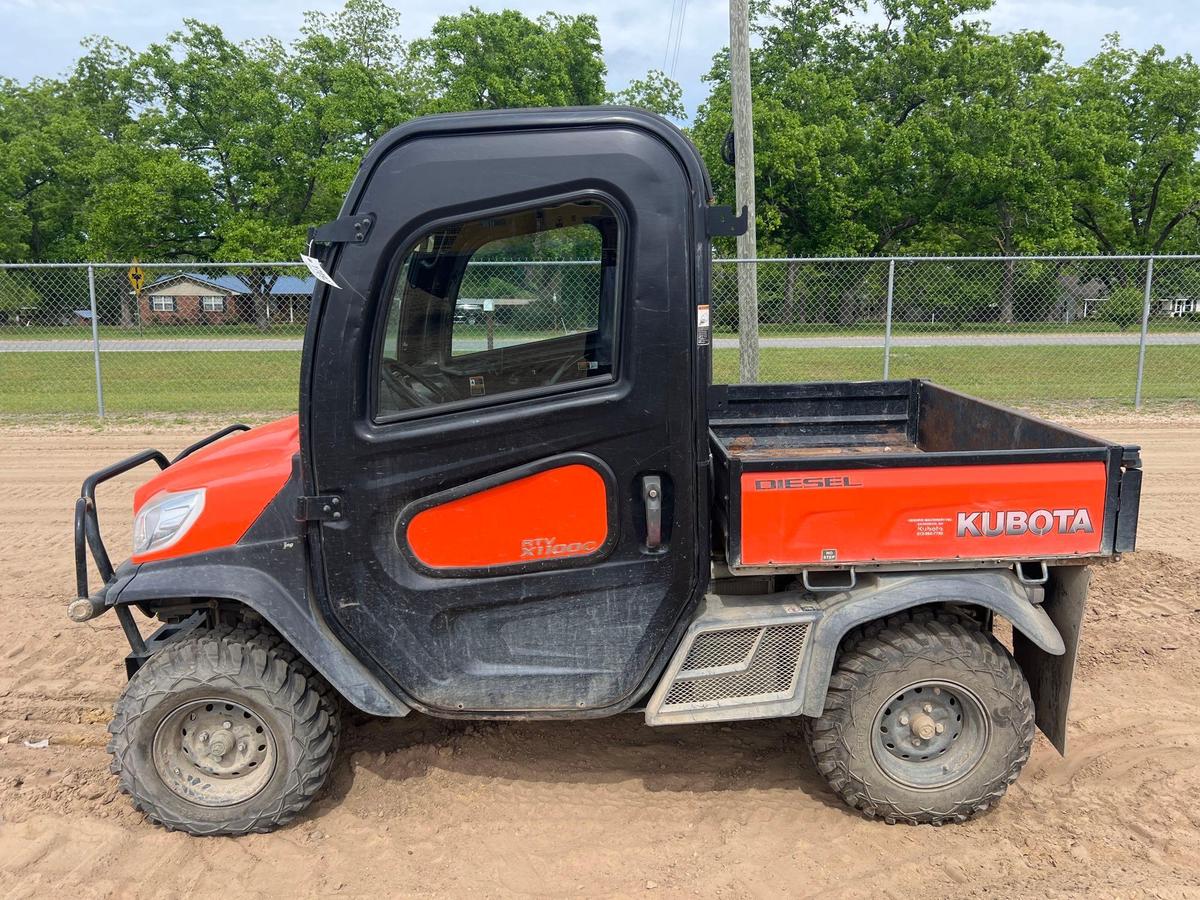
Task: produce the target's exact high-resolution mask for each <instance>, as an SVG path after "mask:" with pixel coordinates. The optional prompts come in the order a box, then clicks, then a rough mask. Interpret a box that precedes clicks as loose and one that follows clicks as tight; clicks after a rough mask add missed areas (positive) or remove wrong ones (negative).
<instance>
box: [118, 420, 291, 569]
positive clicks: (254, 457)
mask: <svg viewBox="0 0 1200 900" xmlns="http://www.w3.org/2000/svg"><path fill="white" fill-rule="evenodd" d="M299 450H300V420H299V418H298V417H297V416H288V417H287V418H286V419H280V420H279V421H278V422H271V423H270V424H269V425H260V426H259V427H258V428H252V429H251V430H249V431H243V432H239V433H237V434H233V435H231V436H229V437H226V438H222V439H221V440H219V441H217V442H215V443H213V444H210V445H209V446H207V447H203V448H201V449H200V450H197V451H196V452H195V453H193V454H192V455H191V456H188V457H185V458H184V459H181V460H180V461H179V462H177V463H175V464H174V465H172V466H171V467H169V468H167V469H164V470H163V471H162V472H160V473H159V474H158V475H156V476H155V477H153V478H151V479H150V480H149V481H147V482H146V483H145V484H143V485H142V486H141V487H140V488H138V490H137V492H136V493H135V494H134V497H133V514H134V516H136V515H137V514H138V511H139V510H140V509H141V508H142V507H143V506H144V505H145V504H146V503H147V502H148V501H149V500H152V499H153V498H154V497H156V496H157V495H158V494H161V493H163V492H164V491H169V492H172V493H175V492H178V491H188V490H195V489H196V488H204V489H205V492H204V510H203V511H202V512H201V513H200V517H199V518H198V519H197V520H196V521H195V523H193V525H192V526H191V528H190V529H188V531H187V533H186V534H185V535H184V536H183V537H182V538H180V539H179V541H178V542H176V543H175V544H173V545H171V546H170V547H164V548H162V549H161V550H154V551H151V552H149V553H144V554H141V555H138V556H134V557H133V561H134V562H135V563H143V562H150V561H152V560H156V559H169V558H173V557H176V556H184V555H186V554H189V553H199V552H202V551H204V550H212V549H214V548H217V547H228V546H231V545H233V544H236V543H237V542H238V541H239V540H241V538H242V535H244V534H245V533H246V531H247V530H248V529H249V528H250V526H251V525H252V524H254V520H255V519H257V518H258V516H259V514H260V513H261V512H262V511H263V509H265V508H266V506H267V504H268V503H270V502H271V500H272V499H273V498H274V497H275V495H276V494H278V493H279V490H280V489H281V488H282V487H283V486H284V484H285V483H286V482H287V480H288V477H289V476H290V475H291V473H292V457H293V456H295V454H296V453H298V452H299Z"/></svg>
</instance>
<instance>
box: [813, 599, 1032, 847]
mask: <svg viewBox="0 0 1200 900" xmlns="http://www.w3.org/2000/svg"><path fill="white" fill-rule="evenodd" d="M1033 715H1034V710H1033V701H1032V700H1031V698H1030V695H1029V685H1028V684H1027V683H1026V681H1025V678H1024V676H1023V675H1022V674H1021V670H1020V669H1019V668H1018V667H1017V665H1016V663H1015V661H1014V660H1013V658H1012V657H1011V656H1010V655H1009V653H1008V651H1007V650H1005V649H1004V647H1003V646H1002V645H1001V644H1000V643H999V642H998V641H996V639H995V638H993V637H992V636H991V635H990V634H986V633H984V632H983V631H982V630H980V628H979V627H978V626H977V625H976V624H975V623H974V622H972V621H970V620H968V619H963V618H959V617H956V616H950V615H938V616H935V615H934V614H932V613H930V612H918V613H910V614H904V615H901V616H897V617H895V618H893V619H891V620H889V621H888V622H887V623H886V625H884V626H883V627H882V628H879V627H876V628H874V629H871V630H869V631H868V632H862V633H859V634H858V635H856V636H853V637H851V638H850V639H849V640H848V641H847V642H846V645H845V646H844V647H843V650H842V654H841V656H840V657H839V659H838V662H837V666H836V669H835V671H834V674H833V677H832V678H831V679H830V683H829V694H828V697H827V698H826V701H825V712H824V714H823V715H822V716H821V717H820V718H819V719H815V720H812V721H811V722H810V724H809V725H808V735H809V744H810V749H811V751H812V755H813V759H814V761H815V762H816V765H817V768H818V769H819V770H820V772H821V774H822V775H824V776H825V778H826V780H827V781H828V782H829V785H830V787H831V788H833V790H834V791H835V792H836V793H837V794H838V795H839V796H841V798H842V799H843V800H845V801H846V802H847V803H848V804H850V806H853V807H855V808H856V809H859V810H862V811H863V812H864V813H866V814H867V815H869V816H878V817H880V818H883V819H884V820H886V821H888V822H891V823H894V822H909V823H913V824H916V823H932V824H943V823H945V822H961V821H965V820H966V819H968V818H970V817H971V816H973V815H975V814H977V813H980V812H983V811H984V810H986V809H988V808H989V807H990V806H992V805H994V804H995V803H996V802H997V801H998V800H999V799H1000V798H1001V797H1002V796H1003V794H1004V792H1005V791H1006V790H1007V789H1008V786H1009V785H1010V784H1012V783H1013V782H1014V781H1016V779H1017V776H1018V775H1019V774H1020V771H1021V768H1022V767H1023V766H1024V765H1025V762H1026V761H1027V760H1028V759H1029V748H1030V745H1031V744H1032V742H1033Z"/></svg>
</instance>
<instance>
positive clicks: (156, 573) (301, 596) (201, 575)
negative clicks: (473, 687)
mask: <svg viewBox="0 0 1200 900" xmlns="http://www.w3.org/2000/svg"><path fill="white" fill-rule="evenodd" d="M307 570H308V566H307V563H306V561H305V555H304V542H303V541H302V540H300V539H296V538H291V539H282V540H273V541H263V542H258V543H252V544H238V545H236V546H232V547H224V548H221V549H218V550H212V551H208V552H205V553H197V554H192V555H190V556H183V557H179V558H178V559H168V560H162V561H159V562H148V563H142V564H141V565H140V566H138V567H137V570H136V572H134V573H133V574H132V575H128V576H127V577H124V578H123V579H122V580H121V581H122V583H121V584H120V585H117V584H114V585H113V587H114V588H117V590H113V591H110V592H109V594H108V598H107V602H108V604H109V605H111V606H116V605H131V604H132V605H139V606H143V607H153V606H154V605H156V604H163V603H164V601H173V600H185V601H196V604H197V606H203V604H204V601H208V600H229V601H234V602H236V603H240V604H242V605H244V606H246V607H248V608H250V609H251V610H253V611H254V612H256V613H258V615H260V616H262V618H263V619H264V620H266V621H267V623H269V624H270V625H271V627H273V628H274V629H275V630H276V631H278V632H279V633H280V634H281V635H282V636H283V637H284V639H285V640H287V641H288V643H290V644H291V645H292V647H294V648H295V650H296V652H297V653H299V654H300V655H301V656H303V657H304V659H305V660H307V661H308V663H309V664H310V665H311V666H312V667H313V668H314V669H316V670H317V671H318V672H319V673H321V675H322V676H323V677H324V678H325V680H326V681H328V682H329V683H330V685H332V686H333V688H334V689H335V690H336V691H337V692H338V693H340V694H341V695H342V697H344V698H345V699H346V701H347V702H349V703H350V704H352V705H353V706H355V707H356V708H358V709H359V710H361V711H363V712H365V713H369V714H371V715H375V716H393V717H395V716H404V715H407V714H408V713H409V707H408V706H407V705H405V704H404V703H402V702H401V701H400V700H399V699H397V698H396V696H395V695H394V694H393V693H392V692H391V691H389V690H388V689H387V688H386V687H384V686H383V685H382V684H381V683H380V682H379V680H378V679H377V678H376V677H375V676H374V675H372V674H371V672H370V671H369V670H368V669H367V668H366V667H365V666H363V665H362V663H361V662H359V661H358V659H357V658H356V657H355V656H354V655H353V654H352V653H351V652H350V650H348V649H347V648H346V647H345V646H344V645H343V644H342V643H341V642H340V641H339V640H338V639H337V638H336V637H335V636H334V635H333V633H332V632H331V631H330V630H329V629H328V628H326V627H325V624H324V622H322V620H321V618H320V616H319V615H318V614H317V612H316V611H315V609H314V608H313V607H312V605H311V604H310V602H309V590H308V585H307V575H306V573H307Z"/></svg>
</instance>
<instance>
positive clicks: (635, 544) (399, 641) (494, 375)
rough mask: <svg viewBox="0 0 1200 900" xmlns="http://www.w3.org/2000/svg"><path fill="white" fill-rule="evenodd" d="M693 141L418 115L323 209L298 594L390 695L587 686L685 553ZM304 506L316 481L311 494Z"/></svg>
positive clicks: (698, 560)
mask: <svg viewBox="0 0 1200 900" xmlns="http://www.w3.org/2000/svg"><path fill="white" fill-rule="evenodd" d="M706 197H707V188H706V185H705V176H704V173H703V169H702V167H701V165H700V163H699V160H698V158H697V157H696V155H695V153H694V150H693V149H692V148H691V146H690V144H688V143H687V142H686V140H685V139H684V138H683V137H682V136H681V135H679V133H678V132H677V131H675V130H674V129H672V128H670V127H669V126H667V125H666V124H665V123H663V122H662V121H661V120H658V119H656V118H653V117H649V116H642V115H639V114H634V113H631V112H623V111H618V112H613V111H608V112H605V111H597V112H588V111H576V112H570V113H563V112H557V113H555V112H538V111H533V112H523V113H511V114H473V115H465V116H455V117H439V118H436V119H432V120H418V121H417V122H415V123H410V124H409V125H408V126H404V127H402V128H401V129H398V130H397V131H396V132H393V133H392V134H391V135H389V136H388V137H386V138H385V139H384V140H383V141H382V142H381V144H380V145H379V146H378V147H376V149H375V150H374V151H372V153H371V155H370V156H369V157H368V159H367V160H366V161H365V162H364V165H363V168H362V170H361V171H360V175H359V178H358V180H357V182H356V184H355V186H354V188H353V189H352V191H351V194H350V197H349V198H348V200H347V205H346V208H345V210H344V212H345V213H346V214H347V215H353V216H356V217H358V220H359V221H362V220H363V219H369V220H370V221H371V225H370V231H369V234H368V235H367V239H366V240H364V241H361V242H355V241H350V242H348V243H346V244H345V245H343V246H341V247H340V249H339V250H338V251H337V252H336V253H335V254H334V255H333V257H332V260H331V267H332V272H331V274H332V276H333V279H334V281H336V283H337V285H338V288H337V289H334V288H329V289H326V290H325V291H324V292H323V294H321V295H319V296H318V298H317V301H316V303H315V305H314V316H313V319H314V320H313V321H312V322H310V326H309V329H310V331H309V334H308V336H307V339H306V349H305V361H304V370H303V373H302V396H301V409H302V410H303V414H302V417H301V421H302V435H301V439H302V448H303V449H302V453H303V459H304V468H305V477H306V481H307V482H308V483H307V485H306V489H307V491H308V492H310V493H313V494H315V495H317V496H319V497H321V498H325V500H332V501H333V505H332V507H331V508H333V509H335V510H336V511H337V513H338V515H337V516H336V517H333V516H332V515H331V514H325V515H324V517H323V518H321V520H320V521H319V523H314V526H313V529H312V531H311V533H312V534H313V535H314V537H312V538H311V539H310V551H311V555H312V557H313V561H314V579H315V581H316V588H317V590H316V592H315V593H316V596H317V597H318V599H319V602H320V604H321V606H322V608H323V612H324V614H325V615H326V617H327V620H328V623H329V624H330V626H331V627H332V628H333V629H334V630H335V631H336V632H337V633H338V634H339V636H341V637H342V638H343V640H345V641H346V642H347V644H348V645H350V646H351V647H352V648H353V649H355V650H357V651H358V652H360V653H361V654H362V656H363V658H364V659H365V660H367V661H368V663H369V664H370V665H371V666H372V667H373V668H374V669H375V671H376V672H377V673H379V674H380V675H381V676H382V677H383V678H385V680H387V681H389V682H390V683H391V684H392V685H393V686H394V687H395V688H396V690H397V692H398V693H400V694H401V695H402V696H403V697H404V698H406V699H407V700H408V701H409V702H411V703H413V704H414V705H416V706H417V707H419V708H423V709H426V710H428V711H431V712H435V713H441V714H448V715H465V714H471V713H478V714H485V715H486V714H506V713H508V714H522V715H530V714H533V715H537V714H545V715H552V714H556V713H560V714H561V713H569V714H576V715H578V714H584V715H586V714H591V715H595V714H599V713H603V712H609V711H616V710H618V709H620V708H623V707H625V706H628V705H629V704H631V703H632V702H633V701H634V700H635V699H637V697H638V695H639V688H642V687H644V686H645V685H646V684H647V682H648V681H650V680H652V678H653V675H654V673H655V671H656V667H658V666H660V665H661V660H662V656H663V654H664V648H665V647H667V645H668V644H671V643H672V641H671V638H672V636H673V635H675V634H677V633H678V629H679V628H680V627H681V626H682V624H683V620H684V619H685V618H686V616H685V613H686V612H687V611H688V610H689V609H690V607H691V605H692V604H693V603H694V602H695V600H696V599H697V598H698V595H699V593H700V592H701V591H702V590H703V585H704V583H705V581H706V579H707V574H708V559H709V546H708V541H709V537H708V509H707V491H708V487H707V483H706V475H705V473H706V472H707V465H706V460H707V441H706V437H705V435H706V426H705V423H704V407H703V404H702V397H703V394H702V388H703V383H706V381H707V373H708V370H709V360H708V357H707V341H706V340H704V341H698V340H697V333H696V321H697V309H696V307H697V298H698V297H702V296H706V293H707V277H708V269H707V255H708V251H707V247H708V244H707V239H706V238H705V236H704V233H703V224H704V223H703V217H702V211H703V204H704V202H705V199H706ZM320 505H321V508H322V509H324V508H325V507H328V506H330V503H328V502H325V501H320Z"/></svg>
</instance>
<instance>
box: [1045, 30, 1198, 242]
mask: <svg viewBox="0 0 1200 900" xmlns="http://www.w3.org/2000/svg"><path fill="white" fill-rule="evenodd" d="M1068 85H1069V90H1070V98H1071V106H1070V108H1069V110H1068V115H1066V116H1065V117H1064V121H1063V127H1064V129H1067V130H1069V131H1070V132H1071V133H1072V135H1073V137H1074V140H1075V141H1076V142H1077V145H1078V146H1079V147H1080V148H1081V152H1079V153H1078V154H1077V155H1076V156H1075V162H1076V164H1077V165H1076V169H1075V171H1074V172H1073V173H1072V174H1073V176H1074V179H1073V180H1074V185H1075V187H1076V190H1077V196H1076V202H1075V221H1076V222H1077V223H1078V225H1079V226H1080V228H1081V229H1082V230H1083V231H1084V232H1086V233H1087V234H1088V235H1089V236H1090V237H1091V238H1092V239H1093V240H1094V241H1095V246H1097V247H1098V248H1099V249H1101V250H1103V251H1105V252H1108V253H1113V252H1119V251H1123V252H1136V253H1157V252H1162V251H1166V250H1171V249H1173V248H1178V249H1194V247H1195V244H1194V237H1192V239H1191V240H1189V239H1188V238H1187V237H1185V235H1184V232H1183V230H1182V228H1181V226H1184V225H1185V223H1187V222H1189V221H1191V222H1192V223H1193V225H1194V224H1195V222H1196V219H1197V216H1200V66H1197V65H1196V63H1195V62H1193V60H1192V58H1191V57H1190V56H1188V55H1185V56H1181V57H1176V58H1173V59H1170V58H1168V57H1167V56H1166V53H1165V52H1164V50H1163V48H1162V47H1159V46H1155V47H1152V48H1150V49H1149V50H1147V51H1146V52H1144V53H1137V52H1135V51H1133V50H1129V49H1126V48H1124V47H1122V46H1121V44H1120V40H1119V38H1118V36H1117V35H1110V36H1109V38H1108V40H1107V41H1106V42H1105V45H1104V48H1103V49H1102V50H1101V52H1100V53H1099V54H1098V55H1097V56H1096V57H1094V58H1093V59H1091V60H1089V61H1088V62H1087V63H1086V64H1084V65H1083V66H1080V67H1078V68H1077V69H1074V70H1073V71H1072V72H1071V73H1070V78H1069V82H1068ZM1085 148H1086V150H1085ZM1194 234H1195V232H1194V231H1193V232H1192V235H1193V236H1194Z"/></svg>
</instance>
